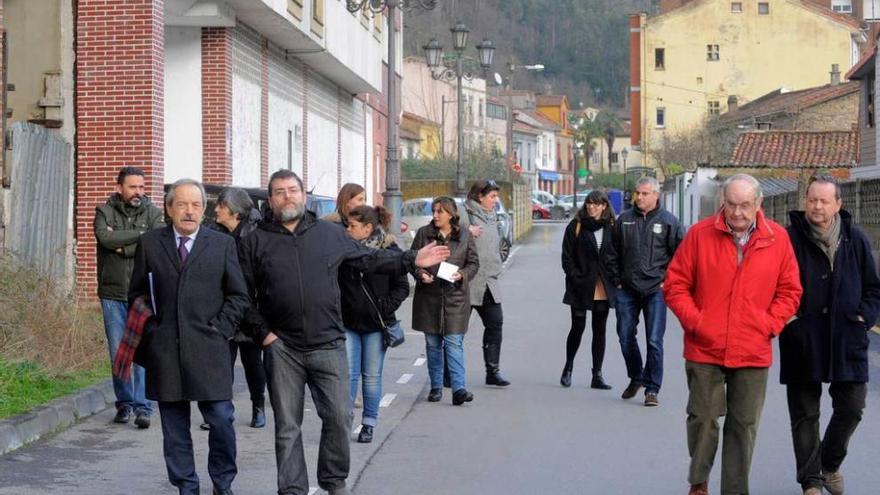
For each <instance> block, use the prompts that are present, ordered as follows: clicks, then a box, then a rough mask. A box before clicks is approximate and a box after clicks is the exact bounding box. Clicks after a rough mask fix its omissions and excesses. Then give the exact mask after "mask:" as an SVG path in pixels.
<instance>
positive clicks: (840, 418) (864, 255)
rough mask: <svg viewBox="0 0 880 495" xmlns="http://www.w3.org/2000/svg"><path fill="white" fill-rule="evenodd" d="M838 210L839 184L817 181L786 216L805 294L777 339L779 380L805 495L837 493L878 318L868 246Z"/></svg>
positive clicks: (878, 295)
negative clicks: (828, 409)
mask: <svg viewBox="0 0 880 495" xmlns="http://www.w3.org/2000/svg"><path fill="white" fill-rule="evenodd" d="M841 206H842V202H841V200H840V189H839V187H838V185H837V183H835V182H834V179H833V178H832V177H829V176H825V175H818V176H816V177H814V178H813V179H811V181H810V185H809V186H808V187H807V202H806V211H792V212H790V213H789V217H790V218H791V225H790V226H789V227H788V234H789V236H790V237H791V243H792V246H793V247H794V252H795V256H796V257H797V261H798V265H799V266H800V280H801V285H802V286H803V288H804V294H803V297H802V298H801V304H800V308H799V310H798V312H797V315H796V317H795V319H794V320H792V321H791V322H789V324H788V325H787V326H786V329H785V331H784V332H782V334H781V335H780V336H779V351H780V358H781V369H780V379H781V382H782V383H783V384H785V385H786V392H787V395H788V411H789V415H790V416H791V436H792V440H793V442H794V455H795V463H796V465H797V481H798V483H799V484H800V485H801V488H802V489H803V490H804V494H805V495H821V493H822V488H823V486H824V488H825V489H827V490H828V491H829V492H830V493H832V494H834V495H837V494H842V493H843V475H841V474H840V465H841V464H842V463H843V459H844V457H845V456H846V450H847V445H848V444H849V439H850V437H851V436H852V434H853V432H854V431H855V429H856V426H858V424H859V421H861V419H862V412H863V411H864V409H865V397H866V395H867V381H868V330H869V329H870V328H871V327H872V326H873V325H874V322H875V321H876V320H877V316H878V313H880V279H878V277H877V270H876V267H875V265H874V258H873V257H872V256H871V244H870V243H869V242H868V238H867V236H866V235H865V234H864V233H863V232H862V231H861V229H859V228H858V227H856V226H855V225H853V224H852V219H851V218H850V215H849V213H847V212H846V211H845V210H842V209H841ZM822 383H830V386H829V387H828V392H829V393H830V394H831V398H832V407H833V413H832V415H831V420H830V421H829V422H828V427H827V429H826V430H825V436H824V437H822V438H820V436H819V402H820V398H821V396H822Z"/></svg>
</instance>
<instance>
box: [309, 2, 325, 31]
mask: <svg viewBox="0 0 880 495" xmlns="http://www.w3.org/2000/svg"><path fill="white" fill-rule="evenodd" d="M312 32H313V33H315V34H317V35H318V36H324V0H312Z"/></svg>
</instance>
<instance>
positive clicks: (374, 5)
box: [345, 0, 437, 233]
mask: <svg viewBox="0 0 880 495" xmlns="http://www.w3.org/2000/svg"><path fill="white" fill-rule="evenodd" d="M436 6H437V0H346V1H345V7H346V8H347V9H348V11H349V12H358V11H360V10H364V9H369V10H370V11H372V12H373V13H376V14H378V13H381V12H385V17H386V18H387V19H388V30H387V32H388V126H387V127H388V143H387V144H386V145H385V192H383V193H382V204H383V206H384V207H385V209H386V210H388V211H389V212H391V226H390V228H391V232H394V233H397V232H400V210H401V205H402V203H403V195H402V194H401V193H400V161H399V159H398V141H399V137H398V136H399V130H400V129H399V124H398V123H397V114H398V113H400V109H399V105H398V99H399V98H398V94H399V93H400V87H399V86H398V84H397V43H396V42H397V36H396V35H395V32H394V28H395V23H396V22H395V19H396V16H397V10H398V9H402V10H411V9H414V8H418V9H421V10H433V9H434V7H436ZM364 139H367V137H366V136H364ZM365 185H366V184H365Z"/></svg>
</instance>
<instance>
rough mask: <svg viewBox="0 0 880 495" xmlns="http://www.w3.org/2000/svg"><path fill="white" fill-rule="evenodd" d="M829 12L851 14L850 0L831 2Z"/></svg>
mask: <svg viewBox="0 0 880 495" xmlns="http://www.w3.org/2000/svg"><path fill="white" fill-rule="evenodd" d="M831 10H833V11H835V12H841V13H845V14H849V13H852V0H831Z"/></svg>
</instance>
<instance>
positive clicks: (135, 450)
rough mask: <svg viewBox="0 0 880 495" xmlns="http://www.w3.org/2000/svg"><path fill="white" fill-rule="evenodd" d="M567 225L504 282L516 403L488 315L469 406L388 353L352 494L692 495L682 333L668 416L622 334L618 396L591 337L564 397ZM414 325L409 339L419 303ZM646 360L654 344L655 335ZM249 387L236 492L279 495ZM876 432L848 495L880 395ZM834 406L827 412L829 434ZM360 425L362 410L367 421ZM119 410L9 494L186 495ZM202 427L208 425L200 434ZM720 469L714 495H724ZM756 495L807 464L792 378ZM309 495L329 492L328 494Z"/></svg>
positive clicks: (22, 470) (267, 435) (773, 424)
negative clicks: (600, 372) (794, 443)
mask: <svg viewBox="0 0 880 495" xmlns="http://www.w3.org/2000/svg"><path fill="white" fill-rule="evenodd" d="M563 229H564V224H562V223H543V224H538V225H536V227H535V229H534V230H533V232H532V234H531V235H530V236H529V238H528V239H526V240H525V241H524V242H522V243H520V244H518V245H517V247H516V248H515V249H516V250H515V251H514V253H513V255H512V258H511V260H510V261H509V263H508V270H507V272H506V273H505V275H504V277H503V279H502V287H503V290H504V294H503V295H504V299H503V304H504V308H505V319H506V323H505V341H504V350H503V353H502V367H503V370H504V372H505V375H506V376H507V377H508V378H509V379H510V380H512V381H513V385H512V386H511V387H509V388H507V389H498V388H491V387H486V386H485V385H483V384H482V381H483V370H482V355H481V350H480V343H481V336H482V327H480V324H479V319H478V318H477V317H476V316H474V317H473V318H472V321H471V328H470V333H469V334H468V336H467V338H466V345H467V357H466V359H467V369H468V386H469V388H470V389H471V390H472V391H473V392H474V394H475V395H476V399H475V400H474V402H472V403H469V404H467V405H465V406H463V407H454V406H452V405H451V396H450V393H449V391H448V389H447V390H446V391H445V396H444V398H443V401H442V402H439V403H428V402H426V401H425V395H426V394H427V369H426V367H425V364H424V340H423V339H422V337H421V335H420V334H416V333H410V332H408V333H407V342H406V343H405V344H404V345H403V346H401V347H399V348H396V349H393V350H391V351H390V352H389V354H388V357H387V359H386V364H385V382H384V383H385V390H384V393H385V394H386V396H385V402H384V403H385V404H386V407H383V408H382V409H381V415H382V417H381V419H380V425H379V427H378V428H377V430H376V435H377V437H376V439H375V441H374V443H373V444H369V445H362V444H357V443H353V444H352V471H351V473H352V474H351V478H350V479H349V482H350V484H353V485H354V492H355V494H356V495H394V494H406V495H433V494H446V495H451V494H454V495H469V494H504V495H508V494H511V495H512V494H524V495H525V494H528V495H534V494H539V495H542V494H550V493H552V494H579V495H583V494H603V495H607V494H661V495H663V494H683V493H686V490H687V484H686V473H687V467H688V456H687V447H686V440H685V412H684V411H685V402H686V397H687V390H686V386H685V382H684V364H683V361H682V358H681V351H682V339H681V328H680V327H679V325H678V322H677V320H676V319H675V318H674V317H673V316H672V315H671V314H670V315H669V318H668V325H667V327H668V328H667V332H666V353H665V355H666V360H665V369H666V373H665V380H664V386H663V389H662V390H661V393H660V407H657V408H646V407H644V406H643V405H642V402H641V396H639V397H638V398H637V399H633V400H631V401H623V400H621V399H620V392H621V391H622V389H623V388H624V386H625V385H626V383H627V378H626V376H625V369H624V365H623V360H622V358H621V356H620V348H619V346H618V344H617V341H616V336H615V333H614V315H613V312H612V316H611V318H610V320H609V325H608V332H607V337H608V351H607V355H606V362H605V376H606V379H607V381H608V382H609V383H610V384H612V385H613V386H614V389H613V390H611V391H597V390H591V389H589V388H588V384H589V369H590V366H591V363H590V357H589V330H587V333H586V334H585V339H584V344H583V345H582V348H581V351H580V352H579V354H578V357H577V362H576V367H575V371H574V378H573V385H572V387H571V388H570V389H564V388H562V387H560V386H559V374H560V372H561V370H562V365H563V361H564V356H565V351H564V348H565V338H566V335H567V332H568V326H569V313H568V308H567V307H565V306H564V305H562V303H561V300H562V293H563V283H562V271H561V269H560V267H559V255H560V248H559V245H560V242H561V238H562V232H563ZM400 316H402V317H403V319H404V323H405V324H407V325H408V321H409V316H410V310H409V301H408V302H407V303H405V307H404V308H403V309H402V310H401V312H400ZM640 342H641V346H642V348H643V349H644V341H643V340H642V338H641V336H640ZM871 346H872V347H871V348H872V354H871V359H872V363H873V365H872V369H871V373H872V379H874V380H877V379H878V378H880V376H878V375H877V370H878V367H880V339H878V336H877V335H872V344H871ZM237 371H238V378H237V379H236V401H235V402H236V408H237V411H238V413H237V420H236V431H237V434H238V465H239V474H238V477H237V478H236V482H235V485H234V488H235V493H236V494H239V495H242V494H244V495H248V494H270V493H274V492H275V460H274V453H273V437H272V428H273V424H272V417H271V412H270V413H269V425H268V427H267V428H265V429H262V430H255V429H252V428H250V427H248V426H247V423H248V421H249V420H250V404H249V401H248V398H247V391H246V387H245V385H244V380H243V376H242V370H241V369H240V368H239V369H238V370H237ZM869 390H870V391H869V396H868V409H867V411H866V414H865V419H864V421H863V422H862V424H861V426H860V427H859V429H858V430H857V432H856V435H855V437H854V438H853V441H852V443H851V445H850V454H849V458H848V459H847V462H846V463H845V464H844V466H843V472H844V474H845V476H846V479H847V487H848V491H847V493H849V494H856V495H858V494H873V493H876V491H877V490H876V487H877V486H878V481H880V476H878V475H877V474H875V473H876V472H877V470H876V469H875V468H873V467H872V460H874V459H876V455H877V453H878V450H877V445H880V424H878V422H877V420H876V419H875V418H876V414H877V413H876V412H875V411H877V410H878V406H880V386H878V385H877V384H872V385H871V386H870V389H869ZM829 407H830V401H829V399H828V398H827V397H826V398H824V403H823V421H827V419H828V409H829ZM307 408H308V409H307V411H306V415H305V421H304V443H305V446H306V454H307V458H308V467H309V471H310V480H311V484H312V486H316V485H317V484H316V482H315V477H314V472H315V462H316V458H317V443H318V439H319V433H320V421H319V420H318V418H317V415H316V414H315V412H314V409H313V407H312V406H311V404H310V403H309V404H307ZM359 413H360V411H357V414H359ZM112 417H113V411H109V410H108V411H105V412H104V413H101V414H98V415H96V416H93V417H91V418H88V419H86V420H84V421H82V422H80V423H78V424H77V425H75V426H74V427H73V428H70V429H68V430H66V431H64V432H61V433H59V434H57V435H54V436H51V437H49V438H46V439H44V440H41V441H39V442H36V443H35V444H33V445H30V446H27V447H25V448H23V449H20V450H18V451H15V452H12V453H10V454H7V455H5V456H0V495H31V494H73V495H77V494H95V493H97V494H102V495H103V494H107V495H112V494H132V493H133V494H171V493H175V490H174V489H173V487H171V485H170V484H168V482H167V479H166V473H165V466H164V462H163V459H162V448H161V431H160V428H159V427H158V426H159V425H158V418H155V421H154V427H153V428H151V429H149V430H146V431H137V430H135V429H134V427H133V426H131V425H122V426H120V425H114V424H112V423H111V419H112ZM198 420H199V418H198V414H197V413H194V414H193V424H194V426H195V425H197V424H198ZM193 439H194V443H195V448H196V454H197V458H196V462H197V468H198V471H199V475H200V476H201V478H202V493H210V480H209V478H208V476H207V469H206V451H207V434H206V433H205V432H202V431H200V430H198V428H197V427H194V429H193ZM719 471H720V466H719V465H716V469H715V471H714V472H713V476H712V480H711V484H710V488H711V489H712V493H718V477H719ZM751 485H752V493H754V494H759V495H764V494H786V495H787V494H790V495H797V494H800V493H801V491H800V489H799V487H798V485H797V484H796V482H795V480H794V455H793V453H792V449H791V435H790V432H789V426H788V412H787V409H786V407H785V393H784V389H783V388H782V387H781V386H780V385H779V384H778V370H777V369H776V368H774V369H773V370H771V381H770V385H769V386H768V390H767V402H766V405H765V408H764V415H763V419H762V422H761V426H760V430H759V433H758V441H757V448H756V451H755V456H754V462H753V468H752V482H751ZM310 493H318V494H320V493H323V492H322V491H321V490H318V489H317V488H313V489H312V490H311V491H310Z"/></svg>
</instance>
